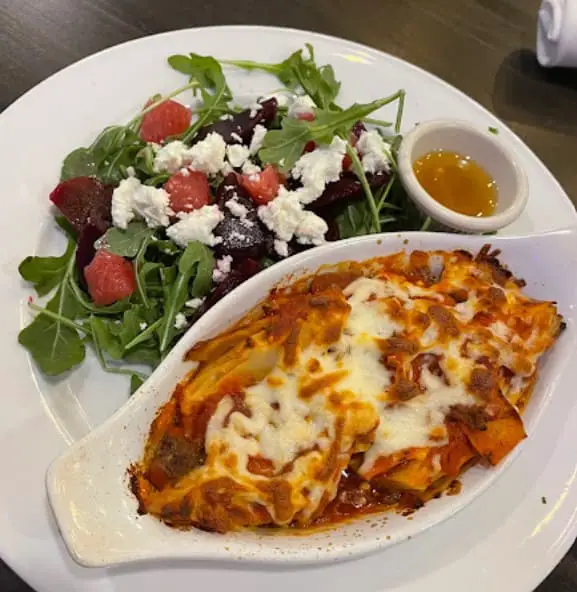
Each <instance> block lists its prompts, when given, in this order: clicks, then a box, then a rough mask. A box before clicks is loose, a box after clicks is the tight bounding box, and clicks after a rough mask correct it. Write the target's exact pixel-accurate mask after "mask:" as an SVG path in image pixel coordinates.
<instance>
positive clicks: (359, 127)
mask: <svg viewBox="0 0 577 592" xmlns="http://www.w3.org/2000/svg"><path fill="white" fill-rule="evenodd" d="M366 131H367V128H366V127H365V124H364V123H363V122H362V121H357V123H355V125H353V129H351V135H352V136H353V138H354V139H355V142H354V143H355V144H356V143H357V141H358V139H359V138H360V137H361V134H362V133H363V132H366Z"/></svg>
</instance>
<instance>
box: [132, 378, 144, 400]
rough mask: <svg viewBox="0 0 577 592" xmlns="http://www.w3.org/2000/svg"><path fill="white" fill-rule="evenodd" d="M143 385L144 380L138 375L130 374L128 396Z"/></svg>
mask: <svg viewBox="0 0 577 592" xmlns="http://www.w3.org/2000/svg"><path fill="white" fill-rule="evenodd" d="M143 384H144V379H143V378H142V377H141V376H139V375H138V374H132V376H131V377H130V394H131V395H134V393H135V392H136V391H137V390H138V389H139V388H140V387H141V386H142V385H143Z"/></svg>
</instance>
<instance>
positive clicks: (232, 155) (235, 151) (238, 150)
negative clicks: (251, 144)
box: [226, 144, 250, 168]
mask: <svg viewBox="0 0 577 592" xmlns="http://www.w3.org/2000/svg"><path fill="white" fill-rule="evenodd" d="M226 156H227V158H228V162H230V164H231V166H233V167H234V168H240V167H241V166H242V165H243V164H244V163H245V161H246V159H247V158H248V157H249V156H250V150H249V149H248V148H247V147H246V146H241V145H240V144H230V145H229V146H227V147H226Z"/></svg>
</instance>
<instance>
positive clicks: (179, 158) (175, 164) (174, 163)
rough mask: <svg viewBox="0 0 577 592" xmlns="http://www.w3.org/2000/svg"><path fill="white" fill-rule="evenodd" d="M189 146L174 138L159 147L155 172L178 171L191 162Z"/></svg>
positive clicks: (155, 158) (154, 167)
mask: <svg viewBox="0 0 577 592" xmlns="http://www.w3.org/2000/svg"><path fill="white" fill-rule="evenodd" d="M189 162H190V159H189V157H188V146H187V145H186V144H185V143H184V142H181V141H180V140H174V141H173V142H169V143H168V144H165V145H164V146H162V147H160V148H158V149H157V151H156V154H155V155H154V162H153V165H152V169H153V170H154V172H155V173H163V172H165V171H166V172H167V173H170V174H173V173H176V171H178V170H179V169H181V168H182V167H183V166H185V165H186V164H189Z"/></svg>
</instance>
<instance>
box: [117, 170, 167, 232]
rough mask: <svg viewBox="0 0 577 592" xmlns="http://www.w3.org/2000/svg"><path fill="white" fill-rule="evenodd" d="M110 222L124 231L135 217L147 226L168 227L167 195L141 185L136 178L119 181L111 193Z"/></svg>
mask: <svg viewBox="0 0 577 592" xmlns="http://www.w3.org/2000/svg"><path fill="white" fill-rule="evenodd" d="M110 209H111V214H112V222H113V224H114V226H116V227H117V228H121V229H123V230H125V229H126V226H127V225H128V223H129V222H130V221H131V220H133V219H134V217H135V216H136V215H139V216H141V217H142V218H144V220H145V222H146V224H147V226H149V227H150V228H156V227H158V226H168V224H169V222H170V216H171V215H172V214H173V212H172V210H171V209H170V201H169V196H168V193H167V192H166V191H165V190H164V189H157V188H156V187H149V186H148V185H142V183H141V182H140V181H139V180H138V179H137V178H136V177H128V178H127V179H123V180H122V181H120V184H119V185H118V187H116V188H115V189H114V191H113V193H112V204H111V208H110Z"/></svg>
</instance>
